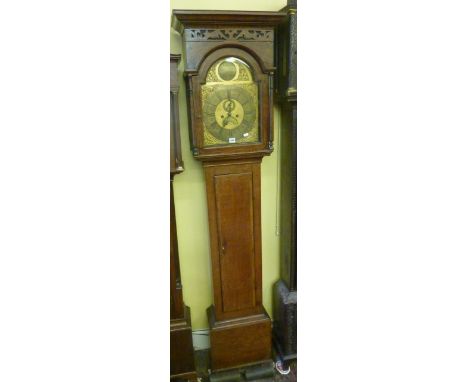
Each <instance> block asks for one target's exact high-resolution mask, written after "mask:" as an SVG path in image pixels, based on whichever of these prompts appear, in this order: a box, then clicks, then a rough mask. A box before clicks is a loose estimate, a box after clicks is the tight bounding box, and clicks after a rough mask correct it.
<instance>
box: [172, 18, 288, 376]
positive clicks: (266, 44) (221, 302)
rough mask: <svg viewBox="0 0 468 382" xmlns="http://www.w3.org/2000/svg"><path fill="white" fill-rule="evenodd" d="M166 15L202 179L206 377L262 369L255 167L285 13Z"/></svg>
mask: <svg viewBox="0 0 468 382" xmlns="http://www.w3.org/2000/svg"><path fill="white" fill-rule="evenodd" d="M173 16H174V17H173V27H174V29H176V30H178V31H179V32H180V33H181V35H182V37H183V46H184V59H185V64H186V65H185V75H186V80H187V94H188V105H189V115H190V134H191V136H190V138H191V139H190V140H191V148H192V153H193V155H194V157H195V159H197V160H200V161H201V162H202V164H203V168H204V172H205V182H206V192H207V201H208V217H209V231H210V248H211V264H212V276H213V295H214V305H213V306H211V307H210V308H208V310H207V313H208V320H209V324H210V337H211V368H212V370H213V371H221V370H225V369H232V368H239V367H246V365H253V364H259V365H260V364H262V365H264V364H266V365H267V368H269V369H270V370H271V365H272V364H271V319H270V317H269V316H268V314H267V313H266V311H265V309H264V308H263V303H262V238H261V188H260V179H261V177H260V168H261V161H262V158H263V156H265V155H269V154H270V153H271V152H272V150H273V96H274V84H275V82H274V73H275V70H276V68H275V65H274V62H275V57H274V55H275V49H274V48H275V33H276V32H275V30H276V27H277V26H278V25H279V24H280V23H281V22H283V21H284V20H285V19H286V13H281V12H240V11H186V10H174V11H173ZM259 377H260V375H259Z"/></svg>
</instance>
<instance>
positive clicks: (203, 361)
mask: <svg viewBox="0 0 468 382" xmlns="http://www.w3.org/2000/svg"><path fill="white" fill-rule="evenodd" d="M195 363H196V365H197V372H198V375H199V376H200V377H201V381H203V382H208V381H209V377H208V364H209V351H208V350H198V351H196V352H195ZM290 368H291V371H290V372H289V374H287V375H281V374H280V373H278V372H277V371H276V370H275V376H274V378H264V379H258V380H255V381H253V380H251V381H249V382H297V366H296V361H294V362H292V363H291V364H290Z"/></svg>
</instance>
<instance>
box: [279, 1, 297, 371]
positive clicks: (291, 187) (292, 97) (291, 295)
mask: <svg viewBox="0 0 468 382" xmlns="http://www.w3.org/2000/svg"><path fill="white" fill-rule="evenodd" d="M296 9H297V0H288V4H287V6H286V7H285V8H283V9H282V10H281V11H282V12H286V13H287V15H288V21H287V23H285V24H283V25H282V26H281V27H280V30H279V38H278V40H279V43H278V54H277V58H278V64H277V65H278V72H279V74H278V90H279V95H280V101H281V112H282V131H281V134H282V135H281V148H282V151H281V238H280V241H281V244H280V248H281V253H280V258H281V279H280V280H278V281H277V282H276V283H275V285H274V291H273V305H274V307H273V322H274V324H273V338H274V343H275V349H276V351H277V353H278V354H279V356H280V357H281V358H282V360H283V361H285V362H286V363H287V362H288V361H290V360H292V359H295V358H297V356H296V353H297V340H296V333H297V324H296V319H297V291H296V289H297V257H296V253H297V244H296V239H297V234H296V224H297V203H296V202H297V158H296V156H297V77H296V70H297V69H296V68H297V66H296V57H297V37H296V36H297V12H296Z"/></svg>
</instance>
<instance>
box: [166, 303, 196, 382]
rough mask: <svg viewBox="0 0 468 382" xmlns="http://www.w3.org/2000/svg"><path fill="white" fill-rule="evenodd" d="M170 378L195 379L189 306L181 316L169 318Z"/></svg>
mask: <svg viewBox="0 0 468 382" xmlns="http://www.w3.org/2000/svg"><path fill="white" fill-rule="evenodd" d="M170 341H171V342H170V346H171V380H178V379H184V380H196V377H197V373H196V371H195V360H194V354H193V343H192V341H193V340H192V326H191V320H190V308H189V307H188V306H185V313H184V317H183V318H179V319H173V320H171V339H170Z"/></svg>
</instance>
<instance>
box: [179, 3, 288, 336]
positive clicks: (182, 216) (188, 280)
mask: <svg viewBox="0 0 468 382" xmlns="http://www.w3.org/2000/svg"><path fill="white" fill-rule="evenodd" d="M285 5H286V0H236V1H220V0H217V1H214V0H171V13H172V9H219V10H252V11H278V10H280V9H281V8H283V7H284V6H285ZM170 47H171V53H182V40H181V36H180V35H179V34H178V33H177V32H175V31H174V30H173V29H171V45H170ZM182 61H183V60H182ZM183 71H184V64H183V62H181V64H180V65H179V81H180V84H181V86H180V91H179V105H180V110H179V115H180V129H181V132H180V133H181V144H182V158H183V160H184V164H185V171H184V172H183V173H182V174H179V175H177V176H176V177H175V180H174V200H175V210H176V219H177V235H178V240H179V258H180V268H181V269H180V271H181V277H182V285H183V293H184V301H185V304H186V305H188V306H189V307H190V308H191V313H192V326H193V329H194V330H197V329H206V328H208V320H207V317H206V308H207V307H209V306H210V305H211V304H212V303H213V295H212V285H211V261H210V246H209V232H208V214H207V202H206V192H205V180H204V174H203V168H202V165H201V163H200V162H198V161H196V160H194V159H193V157H192V154H191V152H190V143H189V132H188V115H187V102H186V93H185V82H184V78H183ZM274 118H275V132H274V134H275V146H274V147H275V150H274V152H273V153H272V154H271V156H267V157H264V159H263V162H262V250H263V303H264V306H265V308H266V310H267V311H268V313H269V314H270V316H271V314H272V291H273V284H274V283H275V282H276V281H277V280H278V278H279V276H280V272H279V236H278V235H277V231H278V225H277V224H278V222H279V216H277V214H278V207H277V206H278V198H279V195H278V184H279V183H278V182H279V179H278V161H279V158H280V155H281V142H279V126H280V124H281V121H280V114H279V108H278V107H275V114H274Z"/></svg>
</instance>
